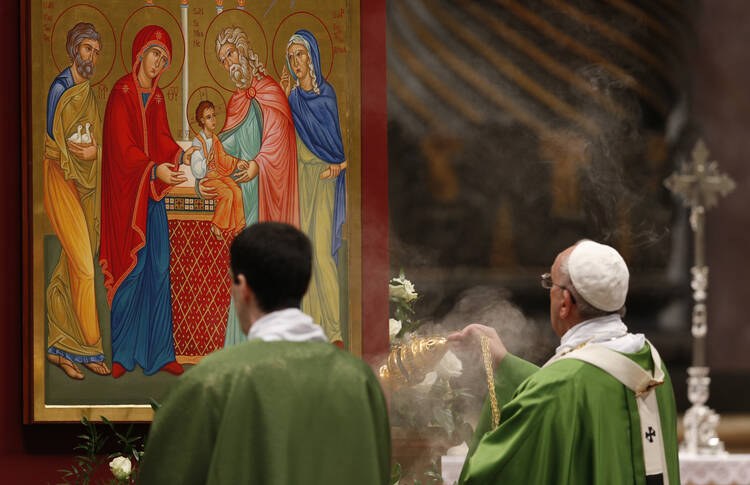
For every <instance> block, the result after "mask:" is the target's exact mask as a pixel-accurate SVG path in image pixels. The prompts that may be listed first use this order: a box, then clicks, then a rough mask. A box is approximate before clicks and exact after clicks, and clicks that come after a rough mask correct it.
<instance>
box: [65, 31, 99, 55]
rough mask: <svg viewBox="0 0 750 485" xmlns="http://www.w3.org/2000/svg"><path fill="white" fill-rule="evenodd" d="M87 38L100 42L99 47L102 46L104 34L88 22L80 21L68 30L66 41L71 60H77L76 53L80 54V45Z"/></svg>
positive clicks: (66, 48)
mask: <svg viewBox="0 0 750 485" xmlns="http://www.w3.org/2000/svg"><path fill="white" fill-rule="evenodd" d="M85 39H92V40H95V41H97V42H98V43H99V47H100V48H101V47H102V36H101V35H99V32H97V31H96V28H95V27H94V26H93V25H92V24H89V23H87V22H79V23H77V24H75V25H74V26H73V28H72V29H70V30H69V31H68V36H67V39H66V42H65V50H67V51H68V57H70V60H71V61H75V60H76V54H78V46H79V45H81V42H83V41H84V40H85Z"/></svg>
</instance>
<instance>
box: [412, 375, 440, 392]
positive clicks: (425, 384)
mask: <svg viewBox="0 0 750 485" xmlns="http://www.w3.org/2000/svg"><path fill="white" fill-rule="evenodd" d="M436 380H437V372H428V373H427V375H425V376H424V379H423V380H422V382H420V383H419V384H414V390H415V391H417V392H418V393H419V394H427V393H428V392H430V389H432V385H433V384H435V381H436Z"/></svg>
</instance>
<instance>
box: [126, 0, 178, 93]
mask: <svg viewBox="0 0 750 485" xmlns="http://www.w3.org/2000/svg"><path fill="white" fill-rule="evenodd" d="M146 25H158V26H160V27H161V28H163V29H164V30H166V31H167V34H169V38H170V40H171V41H172V58H171V59H170V60H169V63H170V66H169V70H168V71H167V72H166V73H165V76H164V78H163V79H162V80H161V81H160V82H159V87H160V88H162V89H164V88H166V87H168V86H169V85H170V84H172V83H173V82H174V81H175V80H176V79H177V78H178V77H179V76H180V73H181V72H182V66H183V63H184V61H185V41H184V37H183V36H182V29H181V28H180V23H179V22H178V21H177V19H176V18H175V16H174V15H172V13H171V12H170V11H169V10H167V9H166V8H164V7H160V6H158V5H151V6H144V7H141V8H139V9H137V10H135V11H134V12H133V13H132V14H130V16H129V17H128V18H127V20H125V23H124V24H123V26H122V32H121V33H120V62H121V63H122V67H123V68H124V69H125V71H126V72H130V71H131V69H132V68H133V66H132V64H131V57H132V55H131V50H132V48H133V40H134V39H135V36H136V34H138V32H139V31H140V30H141V29H142V28H143V27H145V26H146Z"/></svg>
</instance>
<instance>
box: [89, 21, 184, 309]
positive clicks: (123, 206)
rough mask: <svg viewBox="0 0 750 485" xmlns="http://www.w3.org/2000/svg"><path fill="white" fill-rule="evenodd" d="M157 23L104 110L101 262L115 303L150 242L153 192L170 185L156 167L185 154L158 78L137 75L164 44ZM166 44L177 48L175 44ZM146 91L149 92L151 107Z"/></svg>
mask: <svg viewBox="0 0 750 485" xmlns="http://www.w3.org/2000/svg"><path fill="white" fill-rule="evenodd" d="M153 27H154V32H153V33H150V38H148V39H145V41H144V42H138V39H136V42H135V43H134V46H133V72H132V73H128V74H126V75H124V76H123V77H121V78H120V79H119V80H118V81H117V82H116V83H115V85H114V86H113V87H112V91H111V92H110V95H109V99H108V101H107V109H106V111H105V114H104V131H103V134H102V135H103V140H102V150H103V153H102V216H101V249H100V251H99V264H100V265H101V267H102V272H103V273H104V285H105V287H106V288H107V299H108V300H109V303H110V305H111V304H112V299H113V298H114V294H115V292H116V291H117V288H118V287H119V286H120V284H121V283H122V281H123V280H124V279H125V278H126V277H127V275H128V274H129V273H130V272H131V271H132V269H133V268H134V267H135V264H136V262H137V253H138V250H139V249H141V248H142V247H143V246H144V245H145V234H146V214H147V209H148V199H149V197H150V198H151V199H153V200H157V201H158V200H161V199H162V198H164V196H165V195H166V193H167V191H168V190H169V188H170V186H169V185H167V184H165V183H164V182H162V181H161V180H159V179H153V180H152V174H153V169H154V167H155V165H158V164H161V163H165V162H168V163H173V164H174V165H175V168H176V167H177V166H178V165H179V162H180V157H181V156H182V149H181V148H180V147H179V146H178V145H177V143H175V141H174V139H173V138H172V134H171V133H170V131H169V124H168V122H167V111H166V109H165V103H164V94H162V91H161V89H160V88H159V87H158V86H157V81H158V80H154V86H155V87H154V88H153V90H152V91H150V92H149V91H145V90H143V89H142V88H141V87H140V86H139V84H138V81H137V80H136V72H137V69H136V67H137V64H138V61H139V56H140V55H142V53H143V52H144V51H145V50H146V49H147V48H148V47H150V46H154V45H157V46H162V45H160V43H159V39H160V38H163V36H161V35H160V32H159V30H157V29H160V27H156V26H153ZM144 30H146V29H144ZM146 34H149V32H146ZM165 40H166V41H168V37H166V38H165ZM163 47H164V48H165V49H166V48H167V47H168V52H170V54H171V45H169V46H167V45H166V44H164V45H163ZM144 93H149V96H148V101H147V102H146V105H145V107H144V105H143V94H144Z"/></svg>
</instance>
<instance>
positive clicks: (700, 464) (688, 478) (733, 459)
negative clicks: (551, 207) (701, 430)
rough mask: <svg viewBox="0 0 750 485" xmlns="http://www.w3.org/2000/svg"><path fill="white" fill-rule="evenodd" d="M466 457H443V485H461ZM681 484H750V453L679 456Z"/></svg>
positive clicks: (441, 461)
mask: <svg viewBox="0 0 750 485" xmlns="http://www.w3.org/2000/svg"><path fill="white" fill-rule="evenodd" d="M464 460H466V456H443V457H441V460H440V466H441V471H442V475H443V483H445V484H446V485H453V484H454V483H456V482H458V477H459V475H460V474H461V467H463V465H464ZM680 481H681V482H682V485H750V454H728V455H719V456H711V455H692V454H686V453H680Z"/></svg>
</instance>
